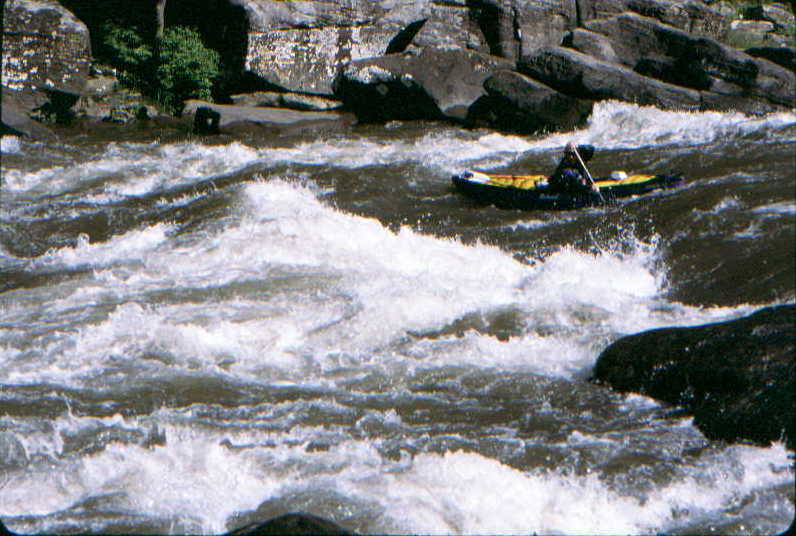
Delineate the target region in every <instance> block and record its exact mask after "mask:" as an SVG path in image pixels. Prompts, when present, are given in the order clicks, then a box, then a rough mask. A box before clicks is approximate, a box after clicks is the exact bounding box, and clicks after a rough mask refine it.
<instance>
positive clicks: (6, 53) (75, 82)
mask: <svg viewBox="0 0 796 536" xmlns="http://www.w3.org/2000/svg"><path fill="white" fill-rule="evenodd" d="M90 64H91V45H90V42H89V34H88V29H87V28H86V25H85V24H83V23H82V22H80V21H79V20H78V19H77V18H75V16H74V15H73V14H72V13H71V12H70V11H68V10H67V9H66V8H64V7H63V6H61V5H60V4H59V3H58V2H56V1H55V0H6V2H5V5H4V7H3V85H4V86H5V87H7V88H9V89H12V90H15V91H22V92H28V91H39V90H43V89H55V90H58V91H62V92H66V93H74V94H81V93H82V92H83V89H84V88H85V85H86V79H87V78H88V73H89V66H90Z"/></svg>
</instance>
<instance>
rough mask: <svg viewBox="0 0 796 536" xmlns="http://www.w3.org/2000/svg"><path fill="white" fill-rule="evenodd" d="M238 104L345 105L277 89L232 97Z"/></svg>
mask: <svg viewBox="0 0 796 536" xmlns="http://www.w3.org/2000/svg"><path fill="white" fill-rule="evenodd" d="M230 99H231V100H232V104H235V105H237V106H260V107H265V108H289V109H291V110H301V111H317V112H323V111H327V110H337V109H339V108H341V107H342V106H343V103H342V102H340V101H339V100H335V99H330V98H328V97H319V96H317V95H304V94H301V93H279V92H276V91H257V92H253V93H242V94H239V95H232V96H231V97H230Z"/></svg>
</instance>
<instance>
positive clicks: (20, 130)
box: [0, 87, 55, 140]
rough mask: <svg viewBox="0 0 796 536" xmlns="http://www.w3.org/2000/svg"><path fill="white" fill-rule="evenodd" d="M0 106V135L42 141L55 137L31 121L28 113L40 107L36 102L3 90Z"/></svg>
mask: <svg viewBox="0 0 796 536" xmlns="http://www.w3.org/2000/svg"><path fill="white" fill-rule="evenodd" d="M2 99H3V100H2V104H3V105H2V106H0V134H12V135H16V136H27V137H29V138H33V139H37V140H43V139H51V138H54V137H55V133H54V132H53V131H52V130H50V129H49V128H47V127H46V126H45V125H43V124H41V123H39V122H38V121H35V120H33V119H31V117H30V115H29V113H30V111H31V110H32V109H33V108H36V107H37V106H41V104H42V103H39V104H36V101H35V100H34V99H31V98H25V96H24V95H23V94H22V93H21V92H19V91H12V90H10V89H8V88H5V87H4V88H3V92H2Z"/></svg>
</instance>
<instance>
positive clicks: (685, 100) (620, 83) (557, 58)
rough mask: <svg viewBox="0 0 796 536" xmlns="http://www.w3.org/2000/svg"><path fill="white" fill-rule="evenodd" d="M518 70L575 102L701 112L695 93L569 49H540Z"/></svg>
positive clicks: (523, 62) (527, 58)
mask: <svg viewBox="0 0 796 536" xmlns="http://www.w3.org/2000/svg"><path fill="white" fill-rule="evenodd" d="M518 68H519V71H520V72H522V73H523V74H526V75H528V76H530V77H532V78H535V79H537V80H539V81H541V82H542V83H544V84H546V85H548V86H550V87H551V88H553V89H555V90H557V91H560V92H561V93H564V94H565V95H569V96H571V97H575V98H578V99H589V100H609V99H617V100H623V101H629V102H635V103H637V104H641V105H651V106H657V107H659V108H662V109H667V110H671V109H676V110H699V109H700V104H701V101H700V95H699V92H698V91H695V90H693V89H689V88H685V87H680V86H676V85H673V84H667V83H665V82H661V81H660V80H656V79H654V78H650V77H647V76H643V75H640V74H639V73H637V72H635V71H633V70H631V69H629V68H627V67H624V66H622V65H619V64H616V63H609V62H607V61H602V60H598V59H596V58H594V57H592V56H588V55H586V54H583V53H581V52H578V51H576V50H573V49H569V48H564V47H546V48H543V49H541V50H539V51H538V52H537V53H535V54H533V55H530V56H525V57H523V58H521V59H520V62H519V66H518Z"/></svg>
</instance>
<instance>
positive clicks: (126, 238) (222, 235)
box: [7, 180, 751, 383]
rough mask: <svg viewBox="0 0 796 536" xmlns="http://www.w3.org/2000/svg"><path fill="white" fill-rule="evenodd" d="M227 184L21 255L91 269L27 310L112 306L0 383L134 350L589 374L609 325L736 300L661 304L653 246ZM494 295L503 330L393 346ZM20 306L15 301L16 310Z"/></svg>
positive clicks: (629, 326) (611, 329) (258, 360)
mask: <svg viewBox="0 0 796 536" xmlns="http://www.w3.org/2000/svg"><path fill="white" fill-rule="evenodd" d="M242 196H243V199H242V201H243V202H242V203H241V205H240V209H239V210H240V214H238V215H237V216H236V217H237V221H236V222H235V221H233V220H230V221H229V222H228V225H227V226H226V227H225V228H223V229H221V230H219V231H218V232H216V233H214V234H207V233H202V234H199V235H197V236H194V237H181V239H180V240H179V241H177V240H175V239H174V238H172V237H170V236H169V231H170V227H169V226H167V225H163V224H158V225H156V226H152V227H149V228H145V229H141V230H136V231H131V232H129V233H126V234H125V235H121V236H117V237H114V238H112V239H111V240H110V241H108V242H107V243H97V244H89V243H88V241H87V240H86V239H81V240H80V241H79V242H78V244H77V245H76V246H75V247H72V248H62V249H59V250H54V251H51V252H48V253H47V254H46V255H45V256H43V257H42V258H41V259H39V260H36V261H33V267H39V266H42V267H44V266H47V267H50V266H66V267H80V268H83V269H86V270H91V272H89V274H91V275H90V276H86V277H90V278H91V280H87V281H84V282H83V283H81V286H80V287H79V288H77V289H69V290H68V291H67V292H66V293H65V295H64V296H63V297H61V298H56V299H52V298H51V299H49V300H48V301H47V303H46V304H42V305H41V306H37V308H36V313H35V314H33V312H32V311H31V314H32V315H33V316H32V318H41V320H39V321H45V320H44V319H45V318H51V319H52V321H55V319H57V318H59V316H62V315H63V314H65V313H67V312H68V313H69V314H72V315H73V314H75V313H74V312H73V311H81V310H83V309H86V310H87V311H90V310H91V308H93V307H94V306H95V305H96V304H102V303H110V304H120V305H113V308H112V309H111V311H110V312H109V313H103V314H102V319H101V320H97V319H96V318H94V319H93V320H92V321H91V323H90V325H86V327H85V328H81V329H78V330H76V331H75V330H71V331H70V332H65V333H62V334H60V335H59V336H58V338H57V340H58V341H59V342H58V344H55V343H53V342H49V343H47V344H44V343H42V344H43V346H40V347H39V352H40V358H41V359H42V362H41V363H39V366H37V367H30V366H27V365H26V366H22V365H14V367H12V368H11V370H8V371H7V373H8V377H9V381H15V382H24V381H26V380H29V381H33V380H34V379H38V380H39V381H41V380H43V379H46V380H47V381H69V382H78V383H82V382H84V381H92V377H93V376H92V374H93V373H95V372H101V370H102V369H103V368H105V366H107V368H108V369H109V370H115V367H116V366H117V365H116V360H117V356H119V355H123V356H126V359H127V360H128V361H129V363H128V366H129V367H131V369H130V370H138V369H139V365H140V364H136V363H137V360H139V359H140V358H141V357H142V356H149V355H153V354H154V355H157V356H159V357H158V359H160V361H161V362H162V363H165V364H166V365H165V366H169V367H176V368H186V369H191V368H196V367H199V368H202V369H206V370H207V371H209V372H214V373H215V372H218V371H220V370H228V371H229V372H231V373H234V374H237V375H243V376H247V375H254V376H256V377H263V376H264V377H267V378H269V379H271V380H281V379H291V378H305V379H309V378H313V377H319V376H320V375H323V374H324V371H326V370H328V369H329V368H335V367H339V366H350V365H356V364H362V363H365V362H371V363H374V362H375V363H388V362H394V361H395V360H396V359H398V360H402V359H403V360H405V359H406V358H407V357H409V359H410V363H413V364H417V365H423V366H438V365H461V364H467V365H475V366H479V367H497V368H501V369H513V370H530V371H534V372H539V373H542V374H548V375H561V376H565V377H570V376H572V375H578V374H582V373H584V371H588V370H589V369H590V367H591V366H592V365H593V363H594V359H595V358H596V355H598V354H599V351H600V350H601V349H602V348H603V347H604V346H605V345H607V344H608V343H609V342H610V341H611V340H613V339H614V338H616V337H617V336H619V335H621V334H627V333H634V332H638V331H642V330H644V329H650V328H653V327H660V326H666V325H678V324H679V325H689V324H698V323H702V322H706V321H713V320H716V319H726V318H732V317H734V316H739V315H741V314H743V313H745V312H748V311H749V310H750V309H751V307H749V306H742V307H736V308H728V309H721V308H714V309H699V308H692V307H686V306H682V305H679V304H672V303H668V302H667V301H665V300H664V299H663V298H662V297H661V296H662V295H663V293H664V292H665V289H666V271H665V266H664V265H663V264H662V263H661V262H660V260H659V258H658V257H659V256H658V249H657V245H656V244H655V243H650V244H643V243H640V242H637V241H636V242H635V243H633V244H630V246H632V247H630V249H629V251H614V250H604V251H596V252H593V253H589V252H583V251H579V250H576V249H574V248H571V247H565V248H562V249H561V250H560V251H558V252H556V253H554V254H552V255H550V256H549V257H548V258H546V259H544V260H543V261H539V262H537V263H536V264H535V265H533V266H528V265H525V264H522V263H520V262H517V261H516V260H515V259H514V257H513V255H512V254H511V253H509V252H505V251H502V250H501V249H499V248H497V247H494V246H486V245H481V244H475V245H465V244H462V243H460V242H458V241H456V240H450V239H441V238H436V237H433V236H427V235H423V234H419V233H417V232H415V231H413V230H411V229H409V228H403V229H400V230H399V231H398V232H393V231H392V230H390V229H388V228H386V227H384V226H383V225H382V224H381V223H380V222H378V221H377V220H375V219H370V218H364V217H360V216H355V215H351V214H346V213H343V212H340V211H338V210H336V209H334V208H331V207H328V206H326V205H324V204H323V203H322V202H320V201H319V200H318V199H317V198H316V196H315V193H314V192H313V191H312V190H311V189H309V188H307V187H304V186H300V185H296V184H292V183H290V182H287V181H283V180H271V181H269V182H262V183H255V184H249V185H247V186H245V187H244V189H243V190H242ZM631 240H632V238H631ZM627 246H628V245H627V244H624V245H622V247H621V248H619V249H622V250H624V249H627ZM284 276H295V277H296V278H297V281H299V282H300V283H299V284H298V285H297V286H296V287H295V288H294V289H293V290H291V291H288V292H276V293H273V295H270V296H269V297H267V298H265V297H263V296H262V295H261V296H259V297H256V296H255V295H253V296H252V297H251V298H246V297H245V296H244V297H239V296H238V295H237V293H236V292H232V293H225V292H223V291H220V293H219V294H218V297H217V298H216V299H215V300H214V307H213V308H212V310H207V308H206V307H202V306H198V305H193V304H191V303H180V302H178V303H174V304H168V303H160V304H158V305H146V304H145V303H141V301H142V300H146V296H147V295H148V294H150V293H153V292H159V293H163V292H166V293H170V292H173V291H174V290H175V289H181V288H182V289H189V290H190V289H203V288H217V289H223V288H224V286H225V285H230V284H234V283H237V284H244V283H245V284H246V285H252V284H253V285H254V287H253V289H257V288H263V289H269V288H271V286H272V285H279V280H280V278H282V277H284ZM507 307H508V308H512V309H514V310H515V311H516V314H517V316H518V318H519V321H520V322H521V324H522V325H524V326H525V328H522V330H521V331H522V332H521V333H519V334H517V335H515V336H514V337H513V338H511V339H510V340H509V341H507V342H502V341H500V340H498V339H496V338H495V337H493V336H491V335H489V334H488V333H487V334H482V333H478V332H475V331H472V332H469V333H466V334H465V336H464V337H463V338H461V339H459V338H457V337H456V336H447V337H442V338H441V339H439V340H431V341H429V340H425V339H423V338H422V337H421V338H419V339H417V338H416V337H412V338H410V339H409V340H408V342H401V341H404V339H406V337H407V333H424V332H433V331H435V330H440V329H442V328H444V327H445V326H446V325H448V324H451V323H452V322H455V321H457V320H458V319H460V318H463V317H464V316H465V315H468V314H482V315H486V316H487V317H488V316H489V315H490V314H491V313H492V312H493V311H499V310H501V309H503V308H507ZM43 313H44V314H46V315H47V316H46V317H41V315H42V314H43ZM25 314H26V313H25V312H24V311H18V312H17V318H22V317H23V316H25ZM85 314H87V315H88V314H89V313H88V312H86V313H85ZM20 315H21V316H20ZM20 323H21V324H24V322H21V321H20ZM19 336H22V335H19ZM13 337H14V336H12V337H11V338H10V339H8V340H11V339H13ZM396 345H398V346H396ZM399 346H400V348H402V349H401V352H402V353H401V355H400V356H396V355H395V354H394V351H395V350H394V348H397V347H399ZM410 356H411V357H410ZM147 366H154V365H147ZM219 367H221V368H219ZM95 369H96V370H95ZM92 370H94V372H92Z"/></svg>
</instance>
